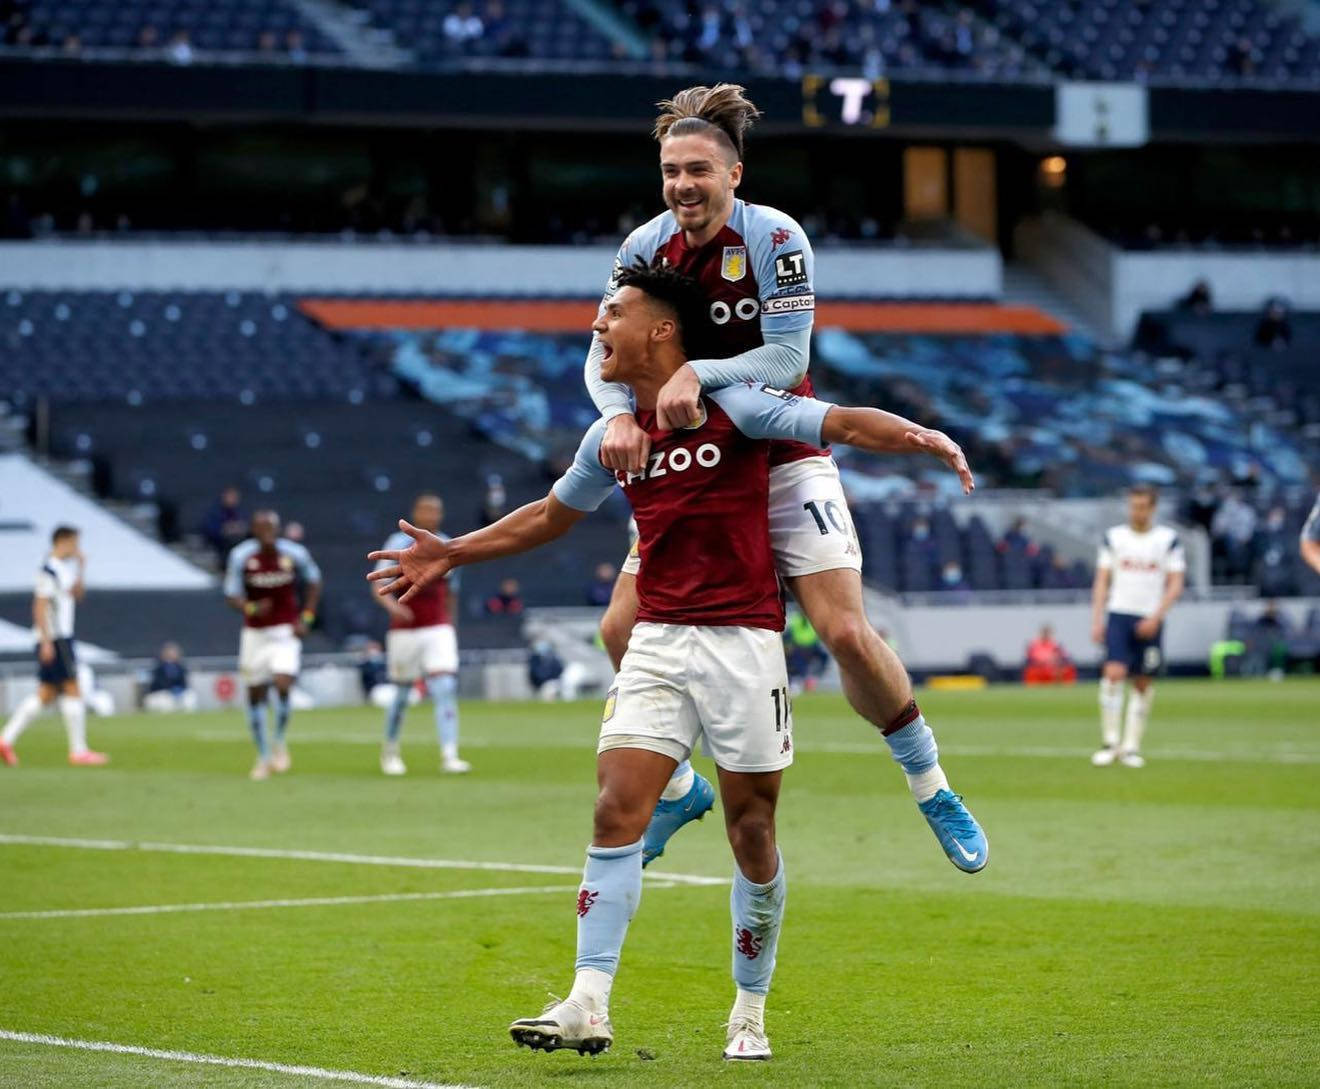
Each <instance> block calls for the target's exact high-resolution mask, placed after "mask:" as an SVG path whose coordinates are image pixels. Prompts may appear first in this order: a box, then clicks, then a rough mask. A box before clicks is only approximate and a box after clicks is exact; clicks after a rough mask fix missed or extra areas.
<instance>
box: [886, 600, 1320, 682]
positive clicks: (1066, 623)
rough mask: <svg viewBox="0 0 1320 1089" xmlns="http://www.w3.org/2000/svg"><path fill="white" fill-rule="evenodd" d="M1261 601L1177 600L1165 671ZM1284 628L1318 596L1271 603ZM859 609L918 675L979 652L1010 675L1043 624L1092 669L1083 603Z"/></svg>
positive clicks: (1183, 667) (1167, 634)
mask: <svg viewBox="0 0 1320 1089" xmlns="http://www.w3.org/2000/svg"><path fill="white" fill-rule="evenodd" d="M1263 605H1264V602H1262V601H1252V600H1240V599H1239V600H1233V601H1183V602H1181V603H1179V604H1178V605H1175V606H1174V608H1173V611H1172V612H1170V613H1169V618H1168V620H1167V621H1166V623H1165V631H1164V659H1165V662H1166V664H1168V665H1169V666H1170V667H1171V668H1174V669H1177V670H1179V671H1180V672H1183V671H1193V670H1196V671H1202V672H1203V671H1204V670H1205V668H1206V663H1207V660H1208V657H1209V653H1210V647H1211V645H1212V644H1213V643H1216V642H1218V641H1219V640H1221V639H1224V638H1226V633H1227V631H1228V618H1229V614H1230V613H1231V612H1232V611H1233V610H1234V609H1239V610H1243V611H1245V612H1246V613H1247V615H1248V616H1255V615H1256V613H1258V612H1259V611H1260V609H1261V608H1262V607H1263ZM1278 606H1279V611H1280V612H1282V613H1284V614H1285V615H1286V616H1287V617H1288V618H1289V620H1290V622H1291V624H1292V626H1293V627H1294V628H1296V629H1301V628H1303V627H1304V626H1305V624H1306V619H1307V616H1308V614H1309V611H1310V610H1311V609H1313V608H1316V607H1320V598H1287V599H1280V600H1279V602H1278ZM866 608H867V613H868V614H869V615H870V617H871V621H872V623H873V624H875V626H876V627H877V628H878V629H881V630H883V631H884V633H885V634H886V637H887V638H888V639H889V641H890V643H891V645H892V646H893V647H894V649H895V650H896V651H898V653H899V655H900V656H901V657H902V659H903V663H904V664H905V665H906V666H907V667H908V669H909V670H911V671H912V672H913V673H914V674H917V675H918V676H922V675H926V674H931V673H951V672H959V671H962V670H966V669H968V668H969V667H970V666H971V664H972V660H973V658H974V657H977V656H980V655H985V656H987V657H988V658H990V660H991V661H993V662H994V664H995V665H996V666H997V667H998V669H999V670H1001V671H1003V672H1004V673H1007V674H1016V672H1017V671H1019V670H1020V669H1021V668H1022V664H1023V662H1024V660H1025V658H1026V650H1027V644H1028V643H1030V642H1031V640H1032V639H1034V638H1035V637H1036V635H1037V634H1038V633H1039V631H1040V629H1041V627H1042V626H1043V625H1045V624H1048V625H1050V626H1051V627H1052V628H1053V629H1054V634H1055V638H1057V639H1058V641H1059V643H1060V644H1062V646H1063V648H1064V650H1066V651H1067V652H1068V655H1069V657H1071V658H1072V660H1073V661H1074V662H1076V663H1077V665H1078V666H1080V667H1083V668H1092V669H1094V668H1098V667H1099V665H1100V660H1101V648H1100V647H1099V646H1097V645H1096V644H1095V643H1094V642H1092V640H1091V606H1090V604H1089V602H1086V601H1078V600H1076V599H1075V597H1074V598H1073V600H1070V601H1058V602H1051V601H1050V600H1048V598H1047V597H1045V595H1042V596H1041V599H1038V600H1035V601H1032V600H1029V599H1028V600H1018V601H1014V602H1011V603H1004V604H979V603H978V604H967V603H950V604H948V605H916V606H914V605H904V604H903V603H902V602H901V601H899V600H898V599H897V598H892V597H888V596H886V595H883V594H880V593H877V592H875V591H870V590H868V591H867V601H866Z"/></svg>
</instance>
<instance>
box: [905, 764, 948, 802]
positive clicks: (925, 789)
mask: <svg viewBox="0 0 1320 1089" xmlns="http://www.w3.org/2000/svg"><path fill="white" fill-rule="evenodd" d="M903 774H904V776H905V777H906V778H907V782H908V789H909V790H911V791H912V797H914V798H916V799H917V804H918V805H920V804H921V803H922V802H928V801H930V800H931V799H932V798H933V797H935V795H936V794H937V793H939V792H940V791H941V790H948V789H949V780H948V779H946V778H945V777H944V769H943V768H942V767H940V766H939V764H936V765H935V766H934V767H931V768H927V769H926V770H925V771H921V772H918V773H917V774H916V775H908V774H907V772H904V773H903Z"/></svg>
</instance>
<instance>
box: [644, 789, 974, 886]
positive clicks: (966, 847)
mask: <svg viewBox="0 0 1320 1089" xmlns="http://www.w3.org/2000/svg"><path fill="white" fill-rule="evenodd" d="M917 808H918V809H920V810H921V815H922V816H923V817H925V818H926V823H927V824H929V825H930V830H931V831H932V832H934V833H935V838H936V839H937V840H939V841H940V846H941V847H943V848H944V853H945V854H946V855H948V856H949V861H950V862H952V863H953V864H954V865H955V866H957V867H958V869H960V870H962V871H963V873H977V872H979V871H981V870H983V869H985V864H986V863H987V862H989V861H990V843H989V841H988V840H987V839H986V838H985V833H984V832H982V831H981V826H980V825H979V824H977V823H976V818H975V817H973V816H972V815H971V813H969V812H968V811H967V807H966V806H965V805H963V800H962V795H961V794H955V793H954V792H953V791H951V790H938V791H936V792H935V796H934V797H933V798H931V799H930V800H929V801H925V802H922V803H921V804H920V805H918V806H917ZM652 823H654V821H652Z"/></svg>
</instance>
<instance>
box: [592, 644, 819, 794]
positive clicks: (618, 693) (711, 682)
mask: <svg viewBox="0 0 1320 1089" xmlns="http://www.w3.org/2000/svg"><path fill="white" fill-rule="evenodd" d="M698 740H700V742H701V749H702V752H704V753H705V754H706V755H707V756H709V757H712V758H713V759H714V761H715V763H716V764H718V765H719V766H720V767H722V768H724V769H725V770H726V771H743V772H759V771H778V770H779V769H780V768H786V767H788V765H789V764H791V763H792V762H793V712H792V707H791V706H790V703H789V697H788V674H787V672H786V671H785V668H784V646H783V641H782V637H781V636H780V633H779V632H775V631H766V630H764V629H763V628H734V627H728V628H719V627H709V628H708V627H694V626H689V625H680V624H655V623H650V622H643V623H639V624H637V625H636V626H635V627H634V628H633V630H632V638H631V639H629V641H628V653H627V654H625V655H624V656H623V666H622V668H621V669H620V670H619V674H618V676H617V677H615V678H614V688H613V689H611V690H610V693H609V695H608V696H607V697H606V698H605V713H604V716H603V720H602V722H601V727H600V744H599V746H598V747H597V750H596V751H597V752H606V751H607V750H609V749H648V750H649V751H651V752H658V753H661V754H663V755H665V756H668V757H671V758H672V759H674V760H675V761H678V762H682V761H683V760H686V759H687V758H688V757H689V756H690V755H691V754H692V751H693V749H694V748H695V747H696V745H697V742H698Z"/></svg>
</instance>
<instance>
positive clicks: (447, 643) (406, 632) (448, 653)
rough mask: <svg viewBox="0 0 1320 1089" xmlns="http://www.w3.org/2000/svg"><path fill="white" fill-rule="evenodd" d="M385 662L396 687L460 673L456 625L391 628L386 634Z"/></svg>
mask: <svg viewBox="0 0 1320 1089" xmlns="http://www.w3.org/2000/svg"><path fill="white" fill-rule="evenodd" d="M385 659H386V661H387V662H388V663H389V670H390V680H392V681H394V682H395V683H396V684H411V683H412V682H413V681H415V680H417V679H418V678H419V677H427V676H430V675H431V674H432V673H457V672H458V636H457V635H456V634H455V632H454V627H453V625H452V624H434V625H432V626H431V627H429V628H391V629H390V630H389V631H388V632H386V633H385Z"/></svg>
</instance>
